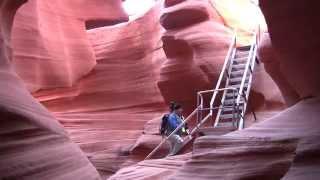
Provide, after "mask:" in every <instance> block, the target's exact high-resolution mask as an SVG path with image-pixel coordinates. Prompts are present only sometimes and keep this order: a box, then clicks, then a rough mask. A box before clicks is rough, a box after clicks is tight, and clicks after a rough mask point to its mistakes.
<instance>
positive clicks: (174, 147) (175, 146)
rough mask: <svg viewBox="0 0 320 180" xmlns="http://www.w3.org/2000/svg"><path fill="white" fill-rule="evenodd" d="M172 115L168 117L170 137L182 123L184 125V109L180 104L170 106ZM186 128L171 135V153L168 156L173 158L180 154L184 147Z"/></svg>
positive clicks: (168, 133)
mask: <svg viewBox="0 0 320 180" xmlns="http://www.w3.org/2000/svg"><path fill="white" fill-rule="evenodd" d="M170 110H171V113H170V114H169V116H168V127H167V128H168V129H167V133H166V135H167V136H169V135H170V134H171V133H172V132H173V131H174V130H175V129H176V128H177V127H178V126H179V125H181V123H183V119H182V117H183V116H182V113H183V108H182V106H181V105H180V104H177V103H174V104H171V105H170ZM184 128H185V127H182V128H181V129H180V130H178V131H177V132H176V133H175V134H173V135H171V136H170V137H169V138H168V140H169V142H170V153H169V155H168V156H173V155H176V154H177V153H178V151H179V150H180V149H181V148H182V146H183V143H184V142H183V138H182V135H183V134H184Z"/></svg>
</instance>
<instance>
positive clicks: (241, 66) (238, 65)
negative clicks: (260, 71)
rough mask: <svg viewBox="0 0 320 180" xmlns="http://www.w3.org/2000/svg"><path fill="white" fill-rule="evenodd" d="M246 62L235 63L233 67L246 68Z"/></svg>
mask: <svg viewBox="0 0 320 180" xmlns="http://www.w3.org/2000/svg"><path fill="white" fill-rule="evenodd" d="M245 67H246V64H233V65H232V69H244V68H245Z"/></svg>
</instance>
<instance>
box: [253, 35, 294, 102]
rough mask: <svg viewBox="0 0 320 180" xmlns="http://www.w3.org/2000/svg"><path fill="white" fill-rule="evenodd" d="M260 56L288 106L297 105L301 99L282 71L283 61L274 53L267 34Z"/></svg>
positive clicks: (260, 49)
mask: <svg viewBox="0 0 320 180" xmlns="http://www.w3.org/2000/svg"><path fill="white" fill-rule="evenodd" d="M258 56H259V57H258V58H259V59H260V60H261V61H262V62H263V63H264V66H265V69H266V71H267V72H268V73H269V74H270V76H271V77H272V79H273V80H274V81H275V82H276V83H277V85H278V87H279V89H280V91H281V93H282V95H283V97H284V99H285V101H286V104H287V105H288V106H291V105H294V104H295V103H297V102H298V101H299V99H300V97H299V95H298V93H297V92H296V91H295V89H294V88H293V87H292V85H291V84H290V82H289V81H288V80H287V79H286V78H285V76H284V74H283V72H282V71H281V67H280V65H281V63H280V60H281V59H280V57H279V55H277V53H276V52H275V51H274V48H273V47H272V43H271V40H270V37H269V34H267V33H265V34H264V35H263V37H262V39H261V43H260V46H259V53H258Z"/></svg>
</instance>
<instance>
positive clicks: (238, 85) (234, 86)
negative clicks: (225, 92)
mask: <svg viewBox="0 0 320 180" xmlns="http://www.w3.org/2000/svg"><path fill="white" fill-rule="evenodd" d="M240 86H241V84H240V83H239V84H234V85H230V86H229V87H233V88H240ZM248 86H249V84H248V83H244V86H243V87H244V88H247V87H248Z"/></svg>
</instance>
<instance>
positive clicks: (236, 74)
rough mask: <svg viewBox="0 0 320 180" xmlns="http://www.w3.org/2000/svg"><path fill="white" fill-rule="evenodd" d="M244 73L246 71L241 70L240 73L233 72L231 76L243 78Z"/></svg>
mask: <svg viewBox="0 0 320 180" xmlns="http://www.w3.org/2000/svg"><path fill="white" fill-rule="evenodd" d="M243 73H244V70H239V71H231V76H233V77H234V76H242V75H243Z"/></svg>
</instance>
